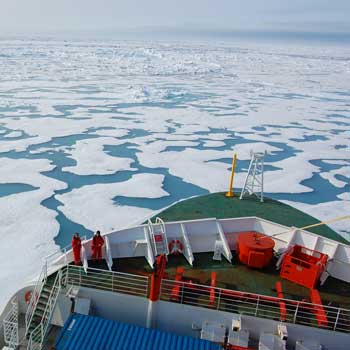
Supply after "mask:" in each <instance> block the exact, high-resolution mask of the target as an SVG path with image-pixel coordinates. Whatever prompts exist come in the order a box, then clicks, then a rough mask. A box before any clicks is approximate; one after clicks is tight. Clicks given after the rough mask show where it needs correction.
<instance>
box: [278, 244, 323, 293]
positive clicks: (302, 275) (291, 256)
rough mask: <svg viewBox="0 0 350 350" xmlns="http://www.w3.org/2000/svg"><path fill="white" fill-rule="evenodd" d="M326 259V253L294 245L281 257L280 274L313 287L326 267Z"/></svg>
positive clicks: (305, 285)
mask: <svg viewBox="0 0 350 350" xmlns="http://www.w3.org/2000/svg"><path fill="white" fill-rule="evenodd" d="M327 260H328V255H327V254H323V253H320V252H318V251H316V250H311V249H308V248H305V247H303V246H301V245H295V246H293V247H291V248H290V250H289V251H288V252H287V253H286V255H285V257H284V258H283V261H282V267H281V273H280V276H281V277H282V278H284V279H287V280H289V281H292V282H294V283H297V284H300V285H302V286H304V287H307V288H310V289H313V288H315V286H316V284H317V282H318V280H319V278H320V276H321V274H322V272H323V271H324V270H325V268H326V264H327Z"/></svg>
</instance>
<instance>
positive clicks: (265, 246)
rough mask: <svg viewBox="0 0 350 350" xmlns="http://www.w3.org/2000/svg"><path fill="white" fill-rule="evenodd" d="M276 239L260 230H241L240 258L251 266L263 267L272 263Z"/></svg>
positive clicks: (239, 240) (239, 238)
mask: <svg viewBox="0 0 350 350" xmlns="http://www.w3.org/2000/svg"><path fill="white" fill-rule="evenodd" d="M274 246H275V241H274V240H273V239H272V238H270V237H268V236H266V235H264V234H262V233H259V232H255V231H248V232H241V233H240V234H239V235H238V256H239V260H240V261H241V262H242V263H243V264H245V265H248V266H250V267H254V268H258V269H261V268H263V267H265V266H267V265H269V264H270V261H271V259H272V256H273V247H274Z"/></svg>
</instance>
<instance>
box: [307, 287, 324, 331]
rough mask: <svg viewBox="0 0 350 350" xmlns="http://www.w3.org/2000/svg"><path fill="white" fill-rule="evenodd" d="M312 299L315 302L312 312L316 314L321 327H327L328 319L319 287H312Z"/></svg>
mask: <svg viewBox="0 0 350 350" xmlns="http://www.w3.org/2000/svg"><path fill="white" fill-rule="evenodd" d="M310 299H311V302H312V303H313V304H316V305H313V307H312V312H313V313H314V314H315V316H316V320H317V323H318V325H319V326H321V327H327V326H328V320H327V315H326V312H325V310H324V308H323V305H322V300H321V297H320V293H319V292H318V290H317V289H310Z"/></svg>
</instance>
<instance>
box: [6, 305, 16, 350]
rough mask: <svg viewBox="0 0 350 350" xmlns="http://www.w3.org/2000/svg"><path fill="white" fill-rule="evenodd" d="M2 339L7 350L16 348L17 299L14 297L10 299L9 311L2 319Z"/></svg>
mask: <svg viewBox="0 0 350 350" xmlns="http://www.w3.org/2000/svg"><path fill="white" fill-rule="evenodd" d="M3 327H4V340H5V343H6V344H7V345H8V347H7V348H8V349H9V350H15V349H17V346H18V345H19V338H18V300H17V298H14V299H13V300H12V301H11V308H10V311H9V312H8V313H7V315H6V316H5V318H4V320H3Z"/></svg>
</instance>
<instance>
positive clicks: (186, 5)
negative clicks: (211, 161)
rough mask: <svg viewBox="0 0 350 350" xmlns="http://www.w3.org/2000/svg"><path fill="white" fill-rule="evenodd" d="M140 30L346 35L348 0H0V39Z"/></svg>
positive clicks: (349, 12)
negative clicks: (59, 33) (3, 35)
mask: <svg viewBox="0 0 350 350" xmlns="http://www.w3.org/2000/svg"><path fill="white" fill-rule="evenodd" d="M145 28H146V29H148V30H150V29H151V30H156V29H157V30H170V31H191V30H192V31H204V32H206V31H207V32H210V31H213V32H214V31H258V32H259V31H289V32H294V31H299V32H300V31H303V32H328V33H332V32H342V33H350V0H293V1H290V0H173V1H169V0H123V1H121V0H0V34H26V33H28V34H32V33H40V34H50V33H53V32H83V31H87V32H89V31H90V32H94V31H95V32H103V31H137V30H139V31H142V30H143V29H145Z"/></svg>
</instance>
